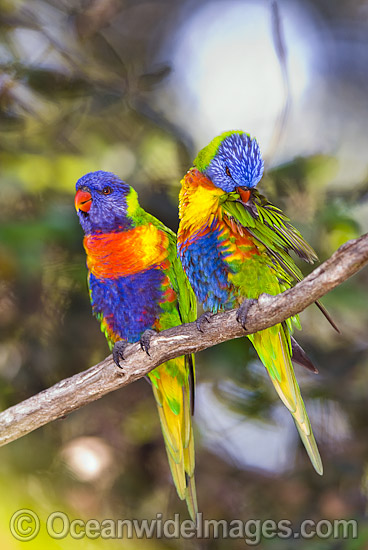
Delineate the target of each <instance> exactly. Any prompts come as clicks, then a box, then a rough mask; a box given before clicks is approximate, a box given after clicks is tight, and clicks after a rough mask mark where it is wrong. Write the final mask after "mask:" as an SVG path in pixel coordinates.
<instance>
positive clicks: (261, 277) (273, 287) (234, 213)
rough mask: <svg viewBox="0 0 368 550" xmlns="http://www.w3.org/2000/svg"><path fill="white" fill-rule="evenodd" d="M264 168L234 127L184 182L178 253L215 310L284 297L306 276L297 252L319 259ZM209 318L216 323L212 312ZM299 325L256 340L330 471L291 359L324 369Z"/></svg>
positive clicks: (312, 449) (310, 445)
mask: <svg viewBox="0 0 368 550" xmlns="http://www.w3.org/2000/svg"><path fill="white" fill-rule="evenodd" d="M263 169H264V163H263V160H262V157H261V153H260V149H259V147H258V144H257V142H256V140H255V139H251V138H250V137H249V135H248V134H246V133H244V132H242V131H230V132H224V133H222V134H221V135H220V136H218V137H216V138H215V139H213V140H212V141H211V142H210V144H209V145H207V147H205V148H204V149H202V151H200V153H199V154H198V156H197V157H196V159H195V161H194V167H193V168H191V169H190V170H189V171H188V172H187V174H186V175H185V177H184V178H183V180H182V182H181V183H182V188H181V191H180V197H179V217H180V225H179V230H178V253H179V255H180V258H181V261H182V264H183V267H184V271H185V272H186V274H187V276H188V278H189V281H190V283H191V285H192V287H193V290H194V292H195V294H196V296H197V299H198V301H200V302H202V303H203V305H204V309H205V310H208V311H209V312H212V313H216V312H218V311H223V310H227V309H232V308H236V307H239V306H241V304H242V302H243V301H244V299H250V300H254V299H257V298H258V297H259V295H260V294H262V293H266V294H271V295H275V294H278V293H280V292H282V291H284V290H285V289H287V288H289V287H290V286H291V285H292V281H293V279H294V280H297V281H298V280H300V279H301V278H302V274H301V272H300V270H299V268H298V267H297V266H296V264H295V263H294V261H293V259H292V258H291V257H290V255H289V252H290V251H291V250H292V251H294V252H295V253H296V254H297V255H298V256H299V257H300V258H302V259H303V260H306V261H307V262H313V261H314V260H316V259H317V256H316V253H315V252H314V250H313V249H312V248H311V247H310V246H309V244H308V243H307V242H306V241H305V240H304V239H303V237H302V236H301V234H300V233H299V231H297V230H296V229H295V228H294V227H293V226H292V225H291V224H290V222H289V219H288V218H287V217H286V216H285V215H284V214H283V213H282V211H281V210H280V209H279V208H277V207H276V206H274V205H273V204H271V203H270V202H268V201H267V199H266V198H265V197H264V196H262V195H261V194H260V193H259V192H258V191H257V190H256V186H257V184H258V182H259V181H260V179H261V178H262V174H263ZM251 303H252V302H249V301H248V300H245V301H244V303H243V307H240V309H239V311H238V320H239V321H240V322H242V324H243V326H245V321H246V314H247V310H248V308H249V305H250V304H251ZM317 305H318V307H320V309H321V310H322V311H323V313H324V314H325V315H326V316H327V318H328V319H329V321H330V322H331V323H332V324H333V322H332V321H331V320H330V318H329V316H328V314H327V312H326V311H325V310H324V308H323V307H322V305H321V304H319V303H317ZM205 318H207V320H209V316H208V315H207V316H206V314H205ZM199 321H200V322H199V324H198V327H199V328H200V329H201V324H202V323H201V319H200V320H199ZM202 321H203V319H202ZM292 324H295V325H296V326H297V327H298V328H300V323H299V319H298V316H295V317H293V318H292V319H288V320H287V321H286V322H284V323H281V324H278V325H276V326H273V327H271V328H268V329H266V330H263V331H261V332H257V333H256V334H251V335H249V336H248V338H249V339H250V341H251V342H252V344H253V345H254V347H255V349H256V351H257V353H258V355H259V357H260V359H261V361H262V362H263V364H264V366H265V367H266V369H267V371H268V373H269V376H270V378H271V380H272V382H273V385H274V386H275V389H276V391H277V393H278V394H279V396H280V398H281V399H282V401H283V403H284V404H285V405H286V407H287V408H288V409H289V411H290V412H291V414H292V416H293V418H294V420H295V424H296V427H297V429H298V431H299V433H300V436H301V439H302V441H303V443H304V445H305V448H306V450H307V452H308V455H309V457H310V459H311V461H312V464H313V466H314V468H315V469H316V471H317V472H318V473H319V474H322V472H323V468H322V462H321V458H320V455H319V452H318V448H317V445H316V442H315V439H314V436H313V433H312V428H311V425H310V422H309V419H308V416H307V412H306V410H305V406H304V403H303V400H302V397H301V394H300V389H299V386H298V383H297V381H296V378H295V374H294V370H293V366H292V363H291V359H292V358H293V359H294V360H295V361H296V362H298V363H301V364H302V365H304V366H305V367H307V368H309V369H311V370H314V371H316V369H315V367H314V366H313V365H312V363H311V361H310V360H309V358H308V357H307V355H306V354H305V352H304V350H303V349H302V348H301V347H300V346H299V345H298V344H297V342H296V341H295V340H294V339H293V337H292ZM335 328H336V327H335Z"/></svg>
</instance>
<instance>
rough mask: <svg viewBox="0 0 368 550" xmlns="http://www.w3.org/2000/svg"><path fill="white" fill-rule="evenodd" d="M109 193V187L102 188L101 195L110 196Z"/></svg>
mask: <svg viewBox="0 0 368 550" xmlns="http://www.w3.org/2000/svg"><path fill="white" fill-rule="evenodd" d="M111 191H112V189H111V187H104V188H103V189H102V193H103V194H104V195H110V193H111Z"/></svg>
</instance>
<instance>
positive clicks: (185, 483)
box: [149, 357, 198, 521]
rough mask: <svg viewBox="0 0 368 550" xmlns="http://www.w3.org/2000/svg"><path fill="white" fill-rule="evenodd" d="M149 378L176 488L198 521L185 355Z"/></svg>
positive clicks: (192, 515) (162, 367)
mask: <svg viewBox="0 0 368 550" xmlns="http://www.w3.org/2000/svg"><path fill="white" fill-rule="evenodd" d="M149 377H150V379H151V381H152V388H153V393H154V396H155V399H156V403H157V408H158V413H159V416H160V422H161V428H162V433H163V436H164V441H165V447H166V452H167V457H168V460H169V465H170V470H171V474H172V477H173V480H174V483H175V487H176V490H177V492H178V495H179V498H181V499H182V500H184V499H185V500H186V502H187V506H188V510H189V514H190V517H191V518H192V520H193V521H195V518H196V514H197V512H198V507H197V495H196V488H195V481H194V465H195V461H194V437H193V427H192V418H191V392H190V387H189V372H188V367H187V365H186V362H185V358H184V357H179V358H177V359H173V360H171V361H168V362H167V363H164V364H163V365H160V366H159V367H157V368H156V369H154V370H153V371H152V372H151V373H150V374H149Z"/></svg>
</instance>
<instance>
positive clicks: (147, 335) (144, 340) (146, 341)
mask: <svg viewBox="0 0 368 550" xmlns="http://www.w3.org/2000/svg"><path fill="white" fill-rule="evenodd" d="M155 334H157V331H156V330H153V329H151V328H148V329H147V330H145V331H144V332H143V334H142V336H141V337H140V339H139V343H140V345H141V348H142V350H143V351H145V352H146V353H147V355H149V356H150V354H149V349H150V347H151V338H152V336H154V335H155ZM150 357H151V356H150Z"/></svg>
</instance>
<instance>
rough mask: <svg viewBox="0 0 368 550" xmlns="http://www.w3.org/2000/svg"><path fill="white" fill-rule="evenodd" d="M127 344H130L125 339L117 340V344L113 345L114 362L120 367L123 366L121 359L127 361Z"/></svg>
mask: <svg viewBox="0 0 368 550" xmlns="http://www.w3.org/2000/svg"><path fill="white" fill-rule="evenodd" d="M127 345H128V342H125V340H119V341H118V342H115V345H114V347H113V350H112V358H113V359H114V362H115V364H116V365H117V366H118V367H119V369H122V368H123V367H122V366H121V365H120V359H122V360H123V361H125V357H124V352H125V349H126V347H127Z"/></svg>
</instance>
